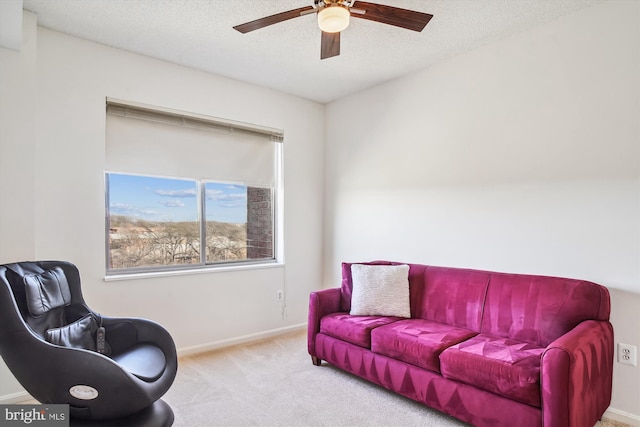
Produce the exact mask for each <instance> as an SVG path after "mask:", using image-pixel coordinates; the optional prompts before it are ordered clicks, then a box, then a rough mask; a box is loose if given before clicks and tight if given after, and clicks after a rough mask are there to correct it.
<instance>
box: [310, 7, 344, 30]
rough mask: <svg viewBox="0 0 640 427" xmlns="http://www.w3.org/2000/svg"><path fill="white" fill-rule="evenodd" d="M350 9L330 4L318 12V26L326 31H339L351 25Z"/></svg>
mask: <svg viewBox="0 0 640 427" xmlns="http://www.w3.org/2000/svg"><path fill="white" fill-rule="evenodd" d="M349 16H350V13H349V9H348V8H346V7H344V6H342V5H339V4H330V5H328V6H326V7H325V8H324V9H322V10H321V11H320V12H318V26H319V27H320V29H321V30H322V31H324V32H325V33H339V32H340V31H342V30H344V29H345V28H347V27H348V26H349Z"/></svg>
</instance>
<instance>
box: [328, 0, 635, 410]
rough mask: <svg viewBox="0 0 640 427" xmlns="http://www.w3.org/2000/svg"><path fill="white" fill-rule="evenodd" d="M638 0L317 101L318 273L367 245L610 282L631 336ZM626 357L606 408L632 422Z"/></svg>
mask: <svg viewBox="0 0 640 427" xmlns="http://www.w3.org/2000/svg"><path fill="white" fill-rule="evenodd" d="M639 5H640V3H638V2H632V1H612V2H606V3H604V4H601V5H598V6H595V7H593V8H589V9H586V10H583V11H581V12H578V13H575V14H573V15H570V16H567V17H564V18H562V19H559V20H557V21H555V22H552V23H550V24H548V25H544V26H542V27H539V28H536V29H533V30H531V31H527V32H525V33H522V34H519V35H516V36H513V37H510V38H508V39H505V40H502V41H500V42H497V43H493V44H490V45H486V46H484V47H482V48H479V49H476V50H474V51H471V52H467V53H466V54H463V55H460V56H457V57H454V58H450V59H449V60H447V61H444V62H442V63H440V64H438V65H436V66H434V67H431V68H429V69H426V70H423V71H421V72H419V73H416V74H413V75H410V76H407V77H405V78H401V79H399V80H395V81H392V82H389V83H387V84H384V85H381V86H378V87H376V88H373V89H370V90H367V91H364V92H361V93H359V94H355V95H353V96H350V97H348V98H345V99H341V100H338V101H336V102H334V103H331V104H329V105H328V106H327V109H326V121H327V123H328V125H327V130H326V148H325V159H326V160H325V183H326V185H325V191H326V193H325V195H326V200H325V212H326V215H325V233H326V234H325V268H326V270H325V286H327V287H333V286H339V283H340V282H339V275H340V262H342V261H363V260H371V259H391V260H397V261H404V262H417V263H424V264H431V265H445V266H459V267H469V268H479V269H487V270H497V271H507V272H516V273H533V274H543V275H557V276H565V277H576V278H583V279H587V280H593V281H596V282H599V283H602V284H603V285H606V286H607V287H609V289H610V290H611V293H612V303H613V307H612V315H611V318H612V321H613V324H614V328H615V333H616V342H619V341H622V342H625V343H628V344H633V345H636V346H640V332H639V330H638V325H639V324H640V314H639V313H640V161H639V160H640V146H639V141H640V130H639V119H638V118H639V117H640V108H639V107H640V106H639V104H640V89H639V81H640V80H639V77H640V71H639V67H640V65H639V64H640V58H639V52H640V46H639V39H640V38H639V34H638V25H637V18H638V15H639ZM342 117H349V123H348V125H345V124H344V121H343V120H342ZM639 370H640V368H633V367H629V366H624V365H620V364H616V365H615V373H614V396H613V402H612V409H613V408H615V410H616V411H618V412H617V413H619V414H623V415H625V414H626V415H628V414H631V416H632V417H636V419H637V420H638V421H639V422H640V401H639V400H638V399H637V396H638V395H639V393H638V392H639V391H640V375H639Z"/></svg>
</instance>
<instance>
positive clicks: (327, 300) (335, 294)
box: [307, 288, 340, 360]
mask: <svg viewBox="0 0 640 427" xmlns="http://www.w3.org/2000/svg"><path fill="white" fill-rule="evenodd" d="M338 311H340V288H330V289H324V290H322V291H316V292H311V295H309V321H308V323H307V347H308V349H309V354H310V355H311V357H312V358H315V357H316V348H315V347H316V335H317V334H318V332H320V319H322V317H324V316H326V315H327V314H329V313H336V312H338ZM314 360H315V359H314Z"/></svg>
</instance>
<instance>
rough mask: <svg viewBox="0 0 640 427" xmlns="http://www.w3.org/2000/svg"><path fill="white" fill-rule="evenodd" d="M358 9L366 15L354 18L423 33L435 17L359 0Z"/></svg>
mask: <svg viewBox="0 0 640 427" xmlns="http://www.w3.org/2000/svg"><path fill="white" fill-rule="evenodd" d="M357 7H358V9H363V10H365V11H366V13H365V14H353V15H351V16H353V17H354V18H360V19H368V20H369V21H376V22H382V23H383V24H389V25H395V26H396V27H401V28H406V29H407V30H413V31H418V32H420V31H422V30H423V29H424V27H425V26H426V25H427V24H428V23H429V21H430V20H431V18H433V15H430V14H428V13H423V12H416V11H414V10H408V9H401V8H399V7H394V6H385V5H383V4H375V3H368V2H364V1H360V0H358V2H357Z"/></svg>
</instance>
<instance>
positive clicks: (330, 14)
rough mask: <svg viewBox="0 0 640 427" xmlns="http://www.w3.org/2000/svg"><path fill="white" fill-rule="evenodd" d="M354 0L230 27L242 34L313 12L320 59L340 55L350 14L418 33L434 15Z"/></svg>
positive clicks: (323, 0) (326, 0)
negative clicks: (320, 38) (319, 39)
mask: <svg viewBox="0 0 640 427" xmlns="http://www.w3.org/2000/svg"><path fill="white" fill-rule="evenodd" d="M355 3H356V0H314V4H313V6H305V7H300V8H298V9H293V10H289V11H287V12H281V13H277V14H275V15H271V16H266V17H264V18H260V19H256V20H255V21H251V22H247V23H244V24H240V25H236V26H235V27H233V28H234V29H236V30H238V31H240V32H241V33H243V34H244V33H248V32H250V31H254V30H259V29H260V28H264V27H267V26H269V25H273V24H277V23H279V22H283V21H287V20H289V19H293V18H297V17H298V16H304V15H310V14H312V13H315V14H317V15H318V26H319V27H320V29H321V30H322V40H321V43H320V45H321V47H320V59H326V58H331V57H332V56H338V55H340V32H341V31H342V30H344V29H345V28H347V26H348V25H349V17H350V16H353V17H354V18H361V19H367V20H369V21H376V22H381V23H383V24H389V25H395V26H396V27H400V28H406V29H408V30H413V31H418V32H420V31H422V30H423V29H424V27H425V26H426V25H427V23H428V22H429V20H430V19H431V18H433V15H430V14H428V13H423V12H416V11H413V10H408V9H401V8H399V7H394V6H385V5H383V4H376V3H368V2H364V1H358V4H357V7H353V6H354V4H355Z"/></svg>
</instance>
